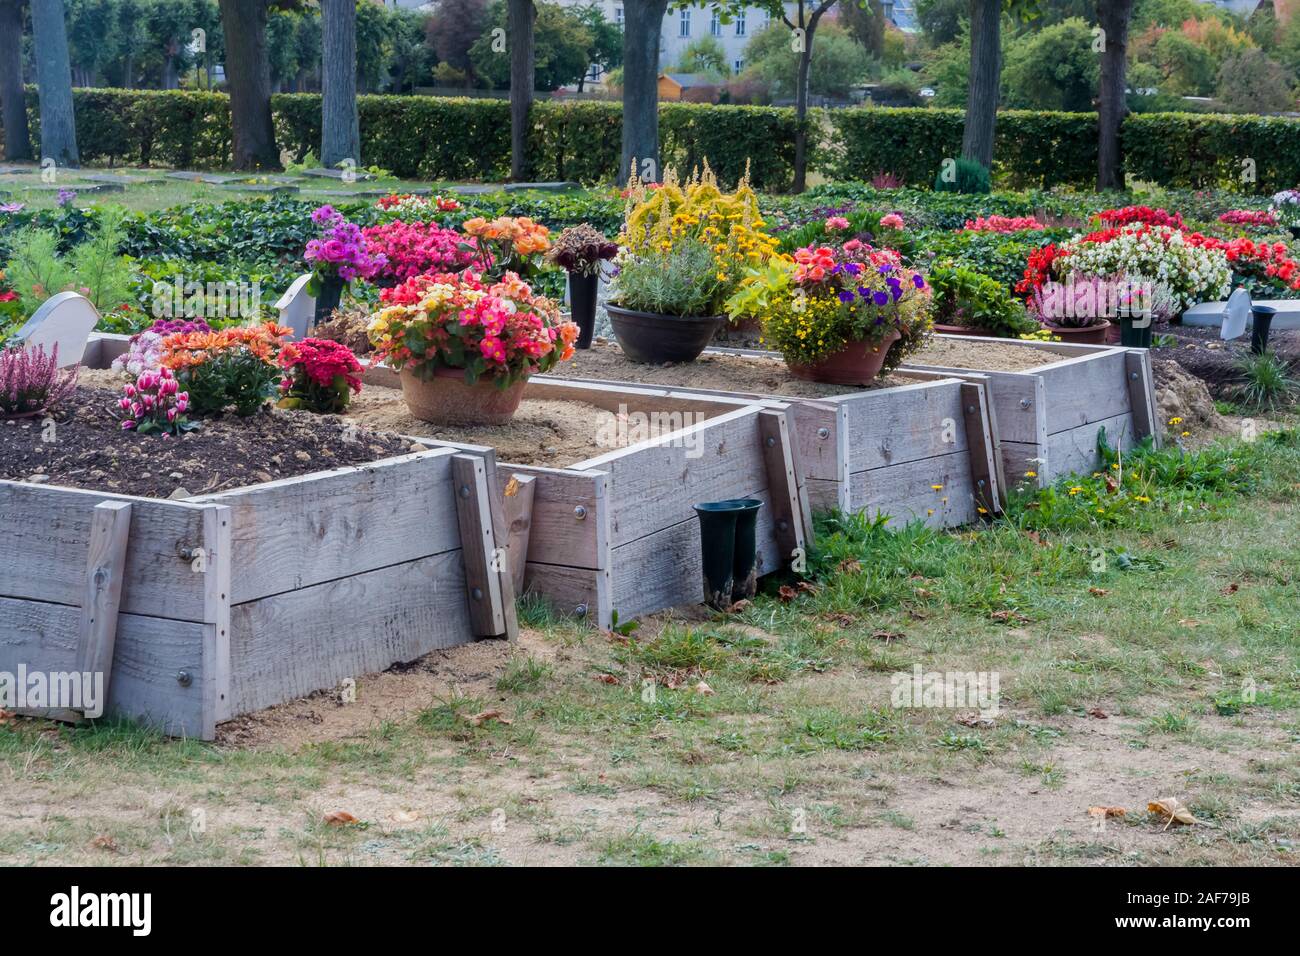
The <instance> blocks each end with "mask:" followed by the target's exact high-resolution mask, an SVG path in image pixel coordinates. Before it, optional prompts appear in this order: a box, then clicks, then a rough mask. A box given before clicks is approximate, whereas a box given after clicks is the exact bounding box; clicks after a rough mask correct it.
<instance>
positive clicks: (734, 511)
mask: <svg viewBox="0 0 1300 956" xmlns="http://www.w3.org/2000/svg"><path fill="white" fill-rule="evenodd" d="M761 505H762V502H761V501H759V500H758V499H757V498H731V499H728V500H726V501H704V502H701V503H700V504H697V505H695V513H696V514H697V515H698V516H699V519H700V554H701V557H702V558H703V567H704V603H705V604H707V605H708V606H709V607H711V608H714V609H715V610H718V611H725V610H726V609H727V608H729V607H730V606H731V605H732V604H734V603H735V602H736V601H739V600H741V599H742V598H752V597H753V596H754V594H755V593H756V592H757V591H758V545H757V529H758V509H759V507H760V506H761Z"/></svg>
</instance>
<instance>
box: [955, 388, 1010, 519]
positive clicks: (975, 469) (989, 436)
mask: <svg viewBox="0 0 1300 956" xmlns="http://www.w3.org/2000/svg"><path fill="white" fill-rule="evenodd" d="M961 405H962V408H961V411H962V424H963V429H964V431H965V433H966V448H967V454H968V455H969V456H970V477H971V485H972V487H973V489H974V494H975V503H976V505H977V506H978V507H979V508H983V509H984V510H983V511H982V512H980V513H981V514H988V515H993V514H998V513H1000V512H1001V511H1002V489H1001V487H1000V486H999V484H998V467H997V462H996V460H995V454H994V449H993V432H992V430H991V428H990V427H989V419H988V412H987V409H986V407H985V392H984V389H983V388H981V387H980V386H979V385H976V384H974V383H971V382H963V383H962V386H961Z"/></svg>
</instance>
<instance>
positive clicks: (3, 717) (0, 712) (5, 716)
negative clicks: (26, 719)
mask: <svg viewBox="0 0 1300 956" xmlns="http://www.w3.org/2000/svg"><path fill="white" fill-rule="evenodd" d="M17 718H18V715H17V714H15V713H14V712H13V711H12V710H5V709H4V708H3V707H0V727H3V726H4V725H5V724H7V723H9V722H10V721H13V720H16V719H17Z"/></svg>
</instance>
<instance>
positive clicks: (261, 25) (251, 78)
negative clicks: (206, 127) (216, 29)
mask: <svg viewBox="0 0 1300 956" xmlns="http://www.w3.org/2000/svg"><path fill="white" fill-rule="evenodd" d="M218 3H219V6H220V8H221V29H222V31H223V33H224V34H225V38H226V87H227V89H228V90H229V91H230V125H231V146H232V152H233V154H234V168H235V169H279V168H280V151H279V149H277V148H276V145H275V126H274V124H273V123H272V120H271V63H270V60H269V59H267V55H266V18H267V12H266V11H267V0H218Z"/></svg>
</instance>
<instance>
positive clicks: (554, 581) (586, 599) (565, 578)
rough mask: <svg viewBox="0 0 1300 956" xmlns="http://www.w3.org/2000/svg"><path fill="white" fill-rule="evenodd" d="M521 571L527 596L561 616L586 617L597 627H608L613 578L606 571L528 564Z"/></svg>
mask: <svg viewBox="0 0 1300 956" xmlns="http://www.w3.org/2000/svg"><path fill="white" fill-rule="evenodd" d="M524 572H525V573H524V587H525V589H526V593H529V594H536V595H539V596H540V597H542V598H545V599H546V600H547V601H549V602H550V603H551V604H552V605H553V606H554V607H555V608H556V609H557V610H558V611H560V612H561V613H563V614H576V615H578V616H579V617H586V618H589V619H590V620H592V621H593V622H594V623H595V624H596V626H597V627H609V626H610V623H611V621H610V611H611V609H612V604H611V601H610V587H611V579H612V575H611V574H610V571H609V569H608V568H603V569H599V570H598V569H594V568H572V567H566V566H564V565H559V564H536V563H534V562H532V561H530V562H529V563H528V565H527V567H526V568H525V569H524Z"/></svg>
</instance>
